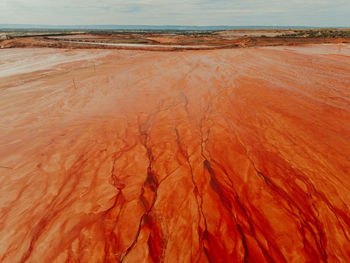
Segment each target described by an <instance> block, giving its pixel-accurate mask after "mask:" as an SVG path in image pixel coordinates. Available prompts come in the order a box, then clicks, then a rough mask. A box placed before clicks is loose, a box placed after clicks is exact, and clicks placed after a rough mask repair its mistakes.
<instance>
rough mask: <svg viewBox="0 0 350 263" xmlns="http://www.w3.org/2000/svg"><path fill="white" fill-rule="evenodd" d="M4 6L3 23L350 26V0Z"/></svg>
mask: <svg viewBox="0 0 350 263" xmlns="http://www.w3.org/2000/svg"><path fill="white" fill-rule="evenodd" d="M0 12H1V13H0V24H38V25H188V26H215V25H226V26H346V27H350V0H239V1H238V0H177V1H175V0H0Z"/></svg>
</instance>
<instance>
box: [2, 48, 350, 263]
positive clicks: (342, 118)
mask: <svg viewBox="0 0 350 263" xmlns="http://www.w3.org/2000/svg"><path fill="white" fill-rule="evenodd" d="M0 52H1V53H0V55H1V58H4V57H5V60H2V61H1V63H2V64H0V134H1V136H0V166H1V167H0V209H1V210H0V262H11V263H13V262H121V261H122V262H209V261H211V262H350V249H349V247H350V211H349V204H350V183H349V182H350V181H349V174H350V159H349V156H350V144H349V141H350V88H349V87H350V74H349V72H350V57H349V46H345V45H341V46H340V45H323V46H312V47H311V48H306V49H305V48H303V47H288V48H286V47H277V48H251V49H236V50H216V51H191V52H190V51H188V52H158V53H157V52H142V51H116V50H115V51H103V50H100V51H97V50H93V51H91V50H88V51H86V50H75V51H67V53H66V51H64V50H55V49H50V50H48V49H14V50H1V51H0ZM34 53H35V54H36V55H35V56H33V54H34ZM21 61H22V63H20V62H21Z"/></svg>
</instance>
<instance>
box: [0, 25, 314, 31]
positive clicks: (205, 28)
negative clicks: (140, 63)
mask: <svg viewBox="0 0 350 263" xmlns="http://www.w3.org/2000/svg"><path fill="white" fill-rule="evenodd" d="M308 28H315V27H301V26H149V25H65V26H62V25H61V26H59V25H55V26H53V25H28V24H0V29H57V30H60V29H61V30H62V29H69V30H74V29H78V30H79V29H80V30H89V29H90V30H203V31H219V30H230V29H308Z"/></svg>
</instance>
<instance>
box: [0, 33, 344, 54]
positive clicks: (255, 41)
mask: <svg viewBox="0 0 350 263" xmlns="http://www.w3.org/2000/svg"><path fill="white" fill-rule="evenodd" d="M271 34H272V33H271ZM223 36H225V34H223V35H222V34H220V35H219V34H217V35H210V36H205V35H204V36H194V35H189V36H187V35H176V36H173V35H166V34H165V35H154V34H150V35H135V34H131V35H125V34H123V35H108V36H105V35H104V36H101V35H93V34H88V35H75V36H74V35H70V36H60V37H50V38H49V37H25V38H13V39H7V40H3V41H2V42H0V47H1V48H32V47H41V48H43V47H49V48H68V49H82V48H84V49H96V48H98V49H132V50H135V49H136V50H154V51H158V50H159V51H176V50H186V49H188V50H199V49H223V48H244V47H260V46H278V45H283V46H286V45H304V44H321V43H350V37H317V38H316V37H283V36H273V37H266V36H257V37H255V36H250V37H239V38H232V39H227V38H225V37H223ZM84 42H85V43H84ZM93 43H96V44H93ZM130 44H132V45H134V46H130ZM180 46H181V47H180Z"/></svg>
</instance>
